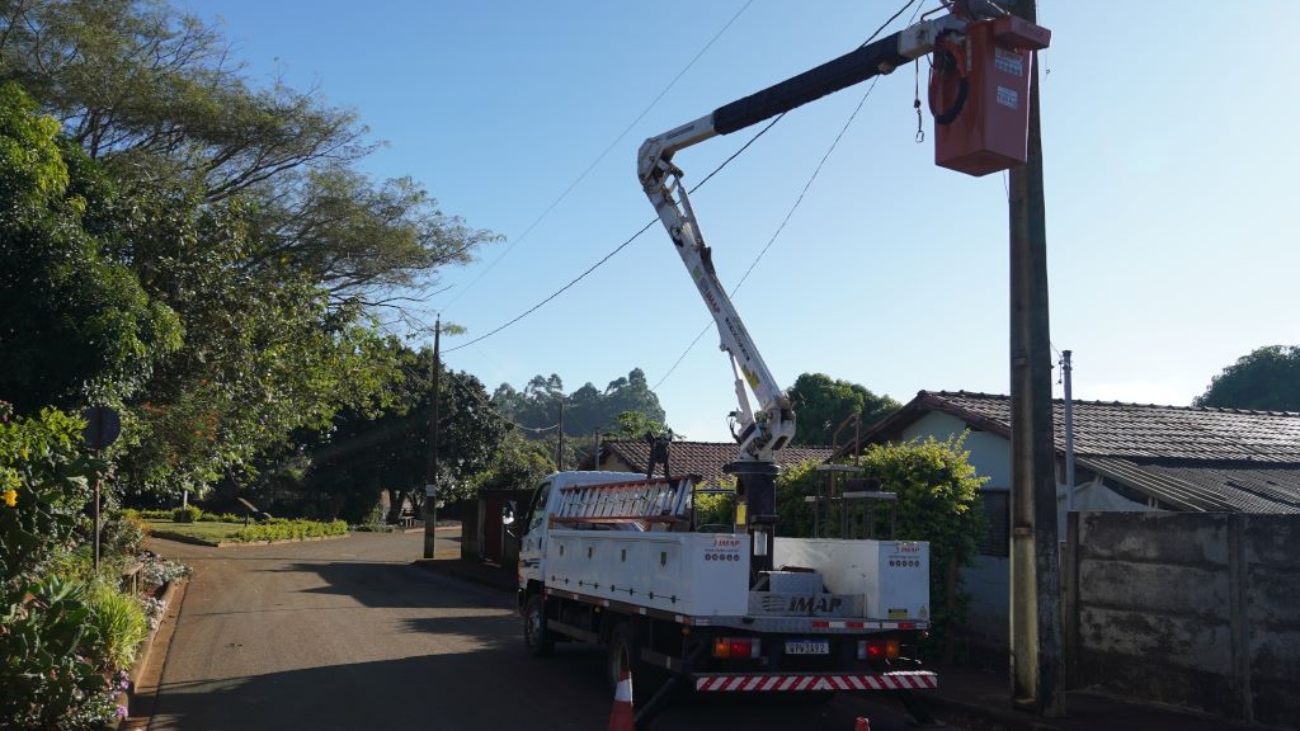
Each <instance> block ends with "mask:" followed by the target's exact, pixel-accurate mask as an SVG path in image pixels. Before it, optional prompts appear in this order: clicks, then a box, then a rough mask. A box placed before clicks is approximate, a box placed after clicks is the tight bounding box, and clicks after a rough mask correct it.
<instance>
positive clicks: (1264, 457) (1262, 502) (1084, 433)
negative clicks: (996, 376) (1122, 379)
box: [863, 391, 1300, 513]
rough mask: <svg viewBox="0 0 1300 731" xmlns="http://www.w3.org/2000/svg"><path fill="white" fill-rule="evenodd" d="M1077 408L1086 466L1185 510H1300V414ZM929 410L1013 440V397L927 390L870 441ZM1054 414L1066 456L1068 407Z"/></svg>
mask: <svg viewBox="0 0 1300 731" xmlns="http://www.w3.org/2000/svg"><path fill="white" fill-rule="evenodd" d="M1073 410H1074V451H1075V457H1076V459H1077V461H1078V464H1079V465H1080V466H1083V467H1086V468H1088V469H1091V470H1093V471H1094V472H1097V473H1098V474H1101V475H1104V476H1106V477H1109V478H1111V479H1113V480H1117V481H1119V482H1121V483H1124V484H1127V485H1129V486H1132V487H1135V488H1137V489H1139V490H1141V491H1143V492H1145V493H1147V494H1150V495H1152V496H1154V497H1156V498H1158V499H1159V500H1161V501H1163V502H1166V503H1168V504H1171V505H1174V506H1177V507H1180V508H1182V509H1185V510H1195V511H1205V512H1223V511H1228V512H1251V513H1274V512H1286V513H1296V512H1300V414H1298V413H1291V412H1283V411H1249V410H1244V409H1219V408H1207V407H1186V406H1158V405H1154V404H1152V405H1143V404H1126V403H1119V402H1102V401H1077V400H1076V401H1075V402H1074V403H1073ZM929 411H942V412H944V413H947V414H951V415H952V416H955V417H957V418H959V419H962V420H964V421H966V422H967V423H968V424H970V425H971V426H972V427H974V428H977V429H982V430H984V431H989V432H993V433H995V434H999V435H1001V436H1004V437H1008V438H1009V437H1010V433H1011V399H1010V397H1008V396H1002V395H997V394H987V393H970V392H967V391H956V392H952V391H921V392H920V393H919V394H917V397H916V398H915V399H914V400H913V401H911V402H910V403H908V404H907V405H906V406H904V407H903V408H902V409H901V410H899V411H898V412H895V413H894V414H893V415H891V416H890V417H889V418H887V419H885V421H883V422H881V423H880V424H878V425H877V426H875V427H873V428H872V430H871V431H870V432H869V433H868V434H867V435H865V436H864V438H863V441H864V442H866V443H871V442H878V441H884V440H888V439H891V438H897V437H898V435H899V433H901V431H902V429H903V428H904V427H905V426H906V425H908V424H910V423H912V422H913V421H915V420H916V419H918V418H920V416H922V415H924V414H925V413H926V412H929ZM1052 411H1053V423H1054V426H1055V429H1054V433H1055V441H1056V448H1057V450H1058V452H1060V453H1062V454H1063V453H1064V451H1065V433H1064V428H1063V424H1064V421H1065V404H1064V401H1062V400H1059V399H1058V400H1054V401H1053V402H1052Z"/></svg>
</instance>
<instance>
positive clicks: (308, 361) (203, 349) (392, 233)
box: [0, 0, 495, 490]
mask: <svg viewBox="0 0 1300 731" xmlns="http://www.w3.org/2000/svg"><path fill="white" fill-rule="evenodd" d="M231 57H232V56H231V54H230V53H229V49H228V48H227V47H226V45H225V41H224V40H223V39H222V37H221V36H220V34H219V33H218V32H217V31H216V30H214V29H213V28H212V27H211V26H209V25H207V24H205V23H204V22H202V21H200V20H198V19H197V18H195V17H193V16H190V15H186V14H184V13H180V12H178V11H177V10H175V9H174V8H173V7H171V6H170V5H168V4H167V3H165V2H159V1H155V0H24V1H23V2H0V80H6V79H7V80H14V81H17V82H18V83H20V84H22V85H23V86H24V87H25V88H26V89H27V90H28V91H29V92H30V94H31V95H32V96H33V97H34V98H35V100H36V102H37V104H38V105H39V108H40V109H42V110H44V111H45V112H47V113H49V114H51V115H53V116H54V117H55V118H56V119H57V120H59V121H60V122H61V123H62V125H63V129H64V130H65V131H66V133H67V135H68V136H69V139H70V140H71V142H72V144H71V146H70V147H69V149H73V148H80V150H82V151H83V152H80V153H78V155H77V156H69V155H67V154H65V161H67V162H68V164H69V168H70V169H71V170H72V171H73V173H74V174H73V175H72V176H71V183H72V185H71V186H70V187H69V190H71V191H73V192H74V193H76V194H78V195H80V198H78V197H76V196H75V195H65V196H64V197H67V198H69V199H70V203H71V206H72V209H73V210H74V211H76V212H79V213H81V217H80V223H81V226H82V228H83V229H84V230H85V232H86V233H87V234H89V235H90V236H91V237H93V239H94V240H93V241H82V240H80V239H77V240H72V239H68V240H67V241H63V240H57V239H50V240H52V241H55V242H56V243H60V245H61V246H62V247H63V248H62V251H64V252H65V253H68V254H70V255H69V256H67V257H66V259H67V260H70V261H72V262H74V264H73V265H72V266H64V267H62V268H59V267H55V266H54V265H53V264H50V265H49V266H47V269H48V270H49V272H48V273H47V275H46V276H45V281H53V280H55V276H54V275H58V276H59V277H62V278H63V281H58V282H55V283H56V284H59V286H57V287H48V288H47V289H48V292H49V293H50V294H49V295H48V296H49V297H50V298H51V299H56V297H57V298H60V299H56V301H55V306H52V308H51V309H54V310H55V313H54V316H53V318H54V319H57V318H61V319H60V320H59V324H61V325H62V324H64V323H72V325H74V326H76V327H65V328H64V329H65V330H69V331H71V332H70V334H69V333H58V334H60V335H61V336H64V338H63V339H64V342H67V343H70V344H71V345H70V346H69V347H71V348H75V347H76V346H77V343H78V342H87V343H90V342H93V343H94V344H97V345H99V346H100V348H101V349H105V350H108V352H107V353H105V354H101V360H100V361H97V362H99V363H104V364H105V367H104V368H102V369H101V370H102V371H103V372H102V374H100V375H101V376H102V377H100V378H98V379H90V380H87V379H85V378H80V379H79V378H78V376H79V375H80V374H78V373H77V372H76V366H78V365H79V363H78V361H77V360H76V358H74V357H65V356H68V355H69V353H67V352H66V351H67V350H68V348H65V349H64V352H60V351H59V350H58V349H56V348H45V347H44V346H42V345H41V344H39V343H38V344H36V345H34V346H33V347H34V349H35V350H37V351H39V353H37V355H38V356H39V357H40V358H44V359H47V360H49V361H51V362H52V363H53V364H54V365H56V366H61V367H64V368H65V370H66V371H67V372H66V373H64V372H62V371H59V370H58V369H57V368H56V369H44V370H42V371H40V373H48V374H52V375H48V376H42V377H46V378H49V379H50V380H51V384H49V387H48V388H47V389H46V390H48V391H60V389H59V388H58V387H57V386H58V383H57V382H66V383H71V384H79V383H82V382H86V383H90V384H92V385H93V387H94V388H93V389H89V390H94V391H96V393H95V396H96V397H97V398H99V397H103V395H105V394H106V395H107V396H109V397H111V398H109V399H108V400H109V401H110V402H113V403H118V402H120V405H122V406H124V407H125V408H124V410H123V417H124V430H123V431H124V438H123V440H122V441H121V442H120V446H118V447H116V448H115V449H116V453H117V454H118V455H119V456H120V458H121V464H122V474H123V476H124V477H125V478H126V479H125V480H124V482H126V483H128V484H131V485H133V486H134V487H136V488H137V489H168V490H179V489H182V488H190V489H197V488H201V487H202V486H204V485H206V484H210V483H212V482H213V481H215V480H217V479H221V478H223V477H227V478H228V477H232V476H241V475H242V476H244V477H247V476H248V475H249V474H251V473H252V472H253V471H254V470H255V469H256V464H257V463H258V461H259V459H261V458H260V457H259V455H265V454H267V453H273V452H275V451H276V450H280V449H283V448H284V446H285V440H286V439H287V438H288V436H289V435H290V434H291V433H292V432H293V431H295V430H300V429H312V428H319V427H321V426H322V425H325V424H328V423H329V422H330V420H331V419H332V418H333V415H334V414H335V413H337V411H338V410H339V409H341V408H348V407H352V406H358V407H359V405H360V404H364V403H365V402H366V401H367V400H368V399H370V398H372V397H373V396H374V395H375V394H376V393H377V392H378V390H379V389H380V388H381V386H382V384H383V382H384V381H385V380H386V379H389V378H392V377H393V373H394V371H395V368H396V366H395V363H394V362H393V360H392V358H391V357H389V356H390V355H391V354H390V353H389V352H388V351H386V350H385V349H384V348H382V347H379V346H378V345H377V343H378V341H379V338H377V337H376V336H375V334H374V329H375V323H374V321H373V316H374V314H375V313H376V312H377V311H379V310H378V309H377V308H379V307H381V306H382V307H384V308H385V310H384V311H390V310H391V311H396V312H397V313H398V315H399V317H400V316H401V315H402V314H403V313H402V310H401V309H400V308H401V304H402V303H401V297H400V296H399V290H398V289H397V288H408V289H405V290H401V291H410V289H409V288H420V287H429V286H432V285H434V284H435V283H436V281H437V277H438V273H439V272H440V271H441V270H442V268H443V267H446V266H450V265H456V264H460V263H464V262H466V261H469V260H470V257H471V256H472V255H473V253H474V251H475V250H476V249H477V248H478V247H479V246H480V245H482V244H485V243H488V242H490V241H493V240H495V237H494V236H493V235H491V234H490V233H488V232H484V231H477V230H473V229H470V228H469V227H467V226H466V225H465V224H464V223H463V222H462V221H461V220H460V219H458V218H455V217H452V216H447V215H445V214H443V213H442V212H441V211H440V210H439V209H438V206H437V201H436V200H434V199H433V198H432V197H430V196H429V195H428V194H427V193H426V192H425V191H424V190H422V189H421V188H420V186H418V185H417V184H415V183H414V182H413V181H411V180H410V179H405V178H399V179H395V180H386V181H376V180H373V179H371V178H369V177H368V176H366V175H364V174H362V173H360V172H359V171H358V169H357V163H358V162H359V161H360V160H361V159H362V158H363V157H364V156H365V155H366V154H368V153H369V152H370V151H371V150H372V149H374V144H373V143H371V142H369V141H367V134H368V133H367V130H366V129H365V127H364V126H363V125H362V124H361V123H360V122H359V119H358V117H357V115H356V113H355V112H353V111H351V110H346V109H339V108H333V107H329V106H327V105H324V104H323V103H321V102H320V101H319V100H320V98H321V97H320V95H319V94H317V93H315V90H308V91H306V92H302V91H297V90H294V89H290V88H288V87H285V86H283V85H281V84H278V83H277V84H274V85H272V86H271V87H270V88H254V87H253V86H251V85H250V84H249V83H248V82H247V81H246V79H245V77H244V75H243V69H242V68H240V67H239V66H238V65H236V64H232V63H231V62H230V60H229V59H230V58H231ZM50 133H51V130H46V134H47V135H48V134H50ZM39 159H40V158H39V157H34V158H32V160H33V161H35V160H39ZM74 163H75V164H74ZM100 169H102V170H103V171H106V175H105V176H103V178H102V179H94V178H93V176H91V175H89V173H90V172H94V171H95V170H100ZM78 171H89V172H88V173H87V174H86V175H78V174H76V173H77V172H78ZM56 177H57V176H56ZM83 179H84V180H86V181H90V182H94V183H96V184H95V185H91V184H90V183H89V182H88V183H86V184H84V185H82V186H81V188H80V189H78V188H76V186H77V184H78V181H79V180H83ZM14 180H15V181H19V182H21V178H20V177H15V178H14ZM42 185H44V188H43V189H47V188H49V187H50V186H49V185H45V184H42ZM38 187H39V186H38ZM55 187H57V186H55ZM82 190H84V191H86V192H81V191H82ZM104 191H107V192H108V193H111V194H112V195H107V193H105V194H104V195H101V196H100V197H99V198H96V197H95V196H92V195H90V193H101V192H104ZM83 199H84V201H86V205H81V204H80V203H79V201H81V200H83ZM101 199H102V200H103V201H104V203H103V204H101V203H100V202H99V201H100V200H101ZM64 208H66V206H64ZM58 213H59V214H60V218H58V219H57V220H56V223H59V224H60V225H64V226H66V225H67V224H69V222H75V219H74V218H73V217H72V216H70V215H67V214H66V213H65V212H64V211H63V210H62V209H60V210H59V211H58ZM0 225H3V222H0ZM12 241H14V242H15V243H14V244H13V245H14V247H16V248H14V249H12V250H6V252H5V253H6V261H9V260H11V259H14V258H15V257H16V258H17V259H18V260H22V261H25V262H26V261H34V262H36V263H35V264H32V265H31V266H33V267H36V266H38V265H40V262H41V258H40V256H35V255H37V254H39V253H40V251H39V250H38V247H39V245H43V242H44V241H45V239H41V238H39V237H31V236H17V237H15V238H13V239H12ZM74 244H75V246H74ZM96 244H97V246H96ZM96 252H97V253H98V257H99V258H98V259H97V258H96V256H95V255H94V254H95V253H96ZM11 253H12V255H13V256H9V254H11ZM55 253H58V251H55ZM48 258H50V259H51V260H52V261H58V258H57V257H56V256H54V255H51V256H50V257H48ZM101 260H102V264H101ZM78 267H80V269H78ZM15 271H17V270H16V269H15ZM23 273H24V274H25V272H23ZM38 273H39V272H38ZM132 279H134V281H132ZM38 280H39V278H38ZM13 281H15V282H17V281H18V280H17V279H15V280H13ZM24 281H25V280H24ZM6 284H7V283H6ZM12 290H13V292H12V295H13V296H15V297H20V296H22V289H21V287H13V288H12ZM68 292H73V293H75V296H70V295H67V294H66V293H68ZM83 301H84V304H83ZM5 304H6V307H5V313H6V314H8V313H9V312H10V311H11V309H12V308H10V307H8V306H7V305H8V302H5ZM128 304H129V305H130V306H131V308H133V309H130V308H128V307H127V305H128ZM96 307H99V308H100V312H101V315H100V317H99V319H97V320H96V319H91V320H90V322H89V324H90V325H93V326H94V328H98V330H96V329H94V328H87V327H84V326H82V325H81V323H83V322H85V321H86V319H87V318H86V316H85V311H89V310H94V309H95V308H96ZM78 308H80V309H78ZM393 308H396V309H395V310H393ZM40 312H41V311H40V310H39V309H38V310H34V313H36V314H40ZM146 316H147V317H146ZM167 317H171V318H172V319H171V320H170V321H168V320H167V319H166V318H167ZM6 324H7V323H6ZM20 324H23V323H20ZM167 325H170V328H171V329H170V330H169V329H167V327H166V326H167ZM110 326H111V327H110ZM113 328H116V329H113ZM131 328H135V330H134V331H133V330H132V329H131ZM10 329H11V330H13V329H18V328H16V327H14V328H10ZM28 331H29V332H33V333H36V332H41V331H39V330H37V329H32V328H28ZM46 332H48V329H47V331H46ZM182 333H183V340H180V339H179V338H178V337H177V336H178V335H180V334H182ZM3 337H4V335H3V334H0V338H3ZM133 337H134V339H132V338H133ZM78 338H80V341H78ZM97 338H98V339H97ZM101 340H106V341H107V342H106V343H105V342H101ZM3 344H4V345H5V346H6V347H4V348H0V351H3V352H4V355H9V354H10V353H13V354H15V355H14V356H13V357H15V358H17V357H18V354H20V353H21V351H19V350H18V349H12V350H11V349H10V348H8V347H7V346H8V345H9V343H8V342H4V343H3ZM84 352H93V349H90V348H86V349H84V350H83V349H76V352H74V353H71V355H78V356H79V355H82V354H83V353H84ZM119 354H125V355H121V357H119ZM37 362H38V360H37V359H36V358H35V357H33V358H28V359H26V360H24V363H37ZM4 371H5V373H6V374H8V373H10V372H12V373H14V374H17V376H16V377H21V376H24V375H25V374H24V371H22V370H21V369H20V368H15V369H14V370H12V371H10V370H9V369H4ZM28 373H29V374H30V373H37V371H36V370H35V369H31V370H30V371H29V372H28ZM91 375H95V374H91ZM66 390H67V389H66V388H65V389H62V391H66ZM82 390H83V391H85V390H88V389H82ZM68 398H70V399H71V398H73V397H72V396H69V397H68ZM83 398H84V396H83ZM42 399H45V400H48V399H46V397H44V396H35V395H34V396H33V397H32V399H31V400H32V402H33V403H34V404H39V403H43V402H44V401H42Z"/></svg>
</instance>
